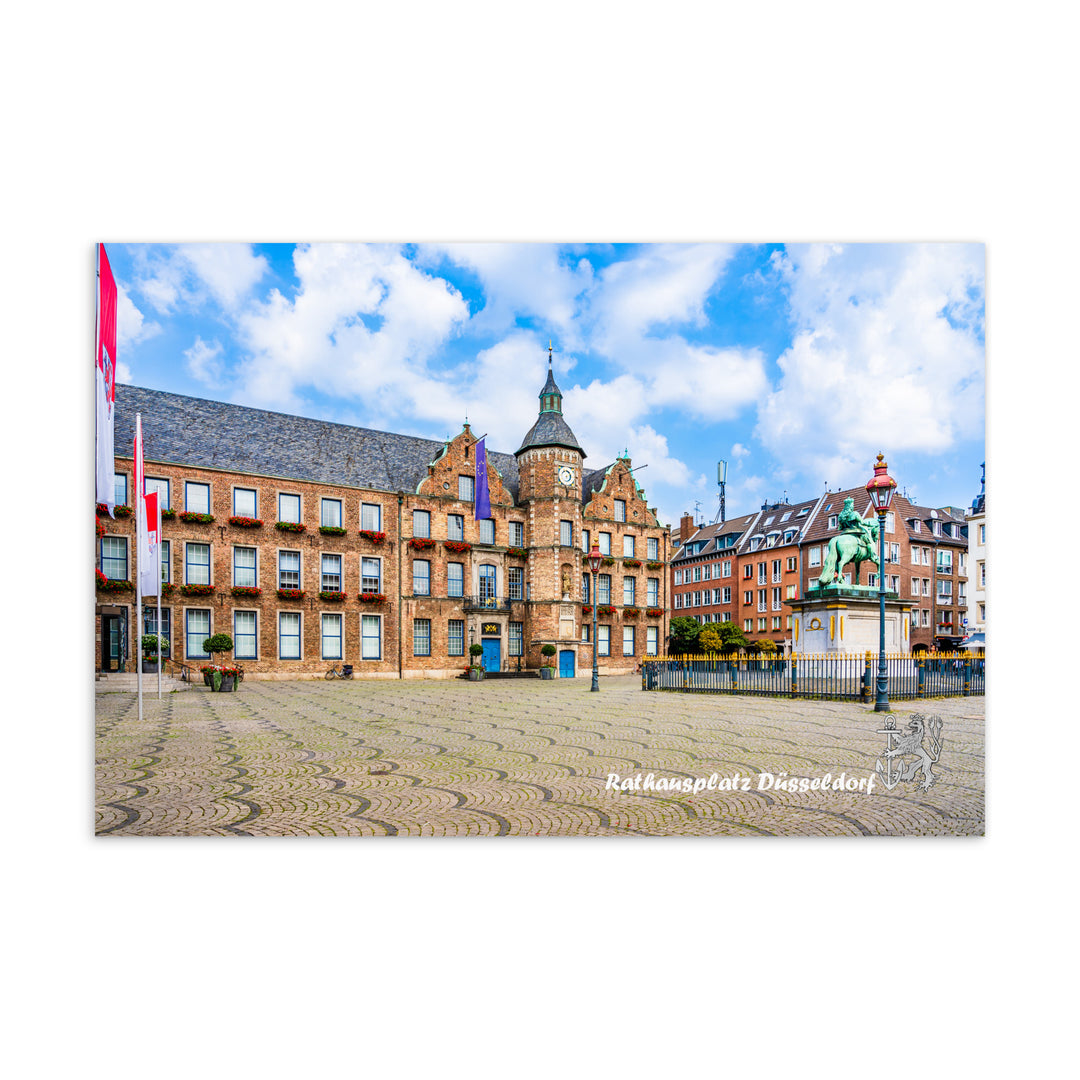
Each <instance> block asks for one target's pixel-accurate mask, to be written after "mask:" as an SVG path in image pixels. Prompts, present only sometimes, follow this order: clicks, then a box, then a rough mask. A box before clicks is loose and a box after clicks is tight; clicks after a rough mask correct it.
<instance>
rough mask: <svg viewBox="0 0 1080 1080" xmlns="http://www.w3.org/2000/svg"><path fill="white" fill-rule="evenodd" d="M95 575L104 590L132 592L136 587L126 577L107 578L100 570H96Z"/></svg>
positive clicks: (99, 586)
mask: <svg viewBox="0 0 1080 1080" xmlns="http://www.w3.org/2000/svg"><path fill="white" fill-rule="evenodd" d="M94 577H95V580H96V582H97V587H98V588H99V589H100V590H101V591H102V592H130V591H131V590H132V589H133V588H135V586H134V585H132V583H131V582H130V581H128V580H127V579H126V578H107V577H106V576H105V575H104V574H103V573H102V572H101V571H100V570H95V571H94Z"/></svg>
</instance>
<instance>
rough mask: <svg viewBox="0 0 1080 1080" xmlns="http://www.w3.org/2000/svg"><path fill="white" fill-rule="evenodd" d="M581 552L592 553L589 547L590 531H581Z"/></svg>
mask: <svg viewBox="0 0 1080 1080" xmlns="http://www.w3.org/2000/svg"><path fill="white" fill-rule="evenodd" d="M581 550H582V551H585V552H588V551H592V548H591V547H589V530H588V529H582V530H581Z"/></svg>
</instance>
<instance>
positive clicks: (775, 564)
mask: <svg viewBox="0 0 1080 1080" xmlns="http://www.w3.org/2000/svg"><path fill="white" fill-rule="evenodd" d="M780 577H781V573H780V560H779V559H773V561H772V579H773V581H779V580H780Z"/></svg>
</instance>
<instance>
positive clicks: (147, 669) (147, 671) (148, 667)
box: [142, 660, 158, 675]
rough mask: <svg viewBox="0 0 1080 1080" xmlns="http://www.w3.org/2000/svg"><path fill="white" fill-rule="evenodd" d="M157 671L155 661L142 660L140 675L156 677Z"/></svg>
mask: <svg viewBox="0 0 1080 1080" xmlns="http://www.w3.org/2000/svg"><path fill="white" fill-rule="evenodd" d="M157 669H158V662H157V661H156V660H144V661H143V662H142V673H143V674H144V675H156V674H157Z"/></svg>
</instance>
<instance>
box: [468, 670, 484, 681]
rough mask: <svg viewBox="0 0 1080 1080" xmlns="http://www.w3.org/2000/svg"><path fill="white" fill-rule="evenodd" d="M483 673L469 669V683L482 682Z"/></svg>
mask: <svg viewBox="0 0 1080 1080" xmlns="http://www.w3.org/2000/svg"><path fill="white" fill-rule="evenodd" d="M483 681H484V673H483V671H478V670H477V669H476V668H469V682H483Z"/></svg>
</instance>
